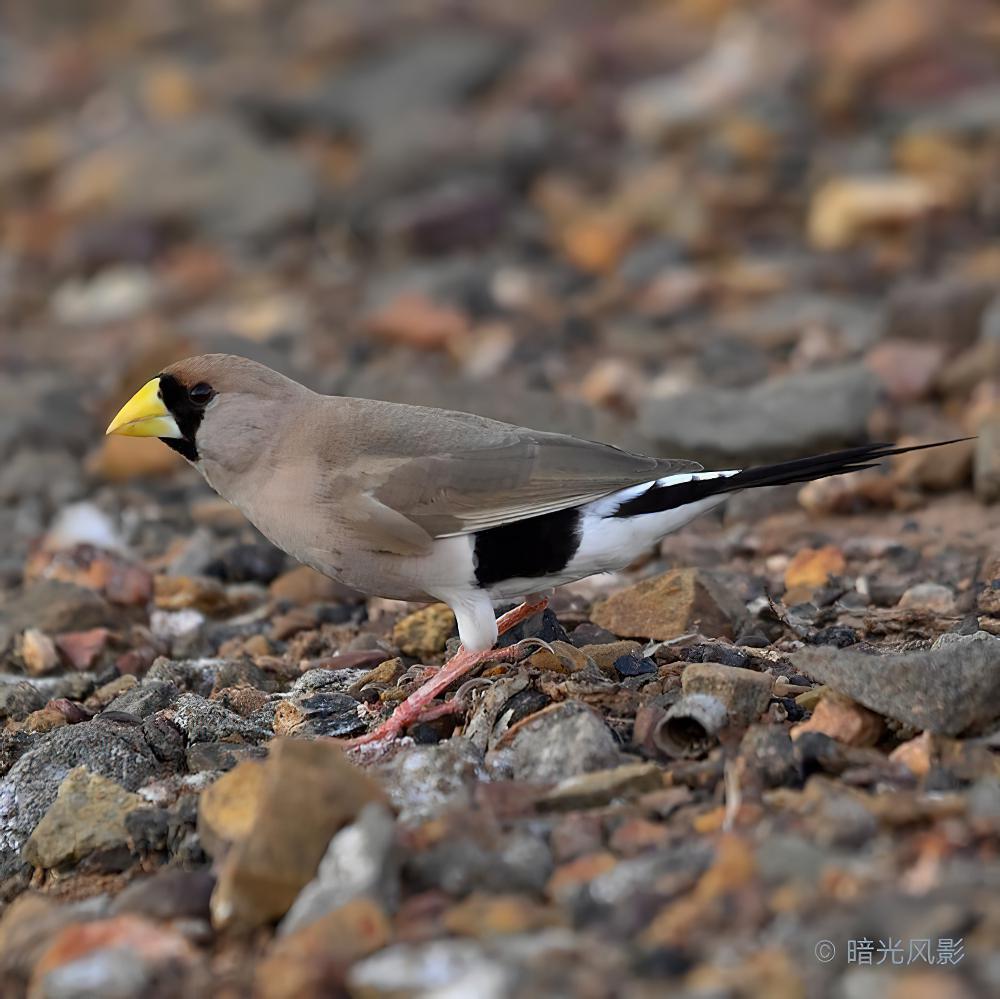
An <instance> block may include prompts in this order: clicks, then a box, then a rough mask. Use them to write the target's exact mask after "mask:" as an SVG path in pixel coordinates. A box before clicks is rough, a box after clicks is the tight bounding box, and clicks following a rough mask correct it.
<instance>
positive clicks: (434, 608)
mask: <svg viewBox="0 0 1000 999" xmlns="http://www.w3.org/2000/svg"><path fill="white" fill-rule="evenodd" d="M455 629H456V624H455V615H454V614H453V613H452V611H451V608H450V607H448V606H447V605H446V604H431V606H430V607H424V608H422V609H421V610H418V611H415V612H414V613H413V614H408V615H407V616H406V617H404V618H403V619H402V620H401V621H397V622H396V624H395V625H394V626H393V629H392V642H393V644H394V645H396V646H398V647H399V649H400V650H401V651H402V652H403V654H404V655H407V656H416V657H417V658H420V657H422V656H434V655H439V654H440V653H442V652H444V648H445V644H446V643H447V641H448V638H449V637H450V636H451V635H453V634H455Z"/></svg>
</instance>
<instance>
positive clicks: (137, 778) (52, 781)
mask: <svg viewBox="0 0 1000 999" xmlns="http://www.w3.org/2000/svg"><path fill="white" fill-rule="evenodd" d="M80 766H83V767H86V769H87V770H88V771H89V772H90V773H91V774H94V775H97V776H100V777H104V778H106V779H107V780H113V781H115V782H116V783H117V784H120V785H121V786H122V787H124V788H125V790H126V791H136V790H138V789H139V788H140V787H142V786H143V785H144V784H146V783H148V782H149V781H150V780H152V779H153V778H154V777H156V776H159V775H160V774H161V773H162V772H163V764H162V763H161V761H160V759H159V758H158V757H157V755H156V753H155V752H154V751H153V749H152V747H151V746H150V744H149V742H148V741H147V739H146V737H145V734H144V732H143V731H142V730H141V729H138V728H136V727H135V726H133V725H127V724H123V723H120V722H109V721H98V720H95V721H90V722H84V723H83V724H81V725H68V726H65V727H62V728H57V729H55V730H54V731H51V732H48V733H46V734H45V735H43V736H42V737H41V738H39V739H38V740H37V741H36V742H35V743H34V744H33V745H32V746H31V748H29V749H28V750H27V752H25V753H24V755H23V756H21V757H20V759H18V761H17V762H16V763H15V764H14V766H13V767H11V769H10V771H9V772H8V773H7V774H6V776H5V777H4V778H3V779H2V780H0V837H2V840H3V842H4V844H5V846H6V849H5V850H4V851H2V852H0V877H9V876H10V875H11V874H14V873H16V871H17V870H18V869H19V868H20V866H21V860H20V858H19V856H18V854H19V852H20V850H21V848H22V846H23V845H24V843H25V841H26V840H27V839H28V837H29V836H30V835H31V833H32V832H33V831H34V829H35V826H37V825H38V823H39V821H40V820H41V818H42V816H43V815H44V814H45V813H46V812H47V811H48V809H49V807H50V806H51V805H52V803H53V801H55V799H56V795H57V793H58V790H59V786H60V785H61V784H62V782H63V779H64V778H65V777H66V775H67V774H68V773H69V771H70V770H72V769H73V768H74V767H80Z"/></svg>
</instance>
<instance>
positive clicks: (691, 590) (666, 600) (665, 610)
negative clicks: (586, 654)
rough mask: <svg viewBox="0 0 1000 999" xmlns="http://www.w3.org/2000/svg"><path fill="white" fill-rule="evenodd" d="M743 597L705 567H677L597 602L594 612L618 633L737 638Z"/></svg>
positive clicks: (595, 617)
mask: <svg viewBox="0 0 1000 999" xmlns="http://www.w3.org/2000/svg"><path fill="white" fill-rule="evenodd" d="M744 614H745V611H744V609H743V607H742V606H741V605H740V603H739V601H738V600H737V599H736V598H735V597H734V596H732V595H731V594H729V593H728V592H727V591H726V590H725V589H724V587H722V586H721V585H720V584H719V583H718V582H716V580H714V579H713V578H712V577H711V576H710V575H709V574H707V573H706V572H704V571H703V570H700V569H674V570H672V571H670V572H667V573H664V574H663V575H662V576H656V577H655V578H653V579H647V580H643V581H642V582H640V583H635V584H633V585H632V586H629V587H627V588H626V589H624V590H620V591H619V592H618V593H615V594H613V595H612V596H610V597H609V598H608V599H607V600H602V601H599V602H598V603H596V604H595V605H594V607H593V609H592V611H591V617H592V619H593V620H594V622H595V623H597V624H598V625H600V626H601V627H602V628H607V629H608V630H609V631H611V632H614V634H616V635H624V636H628V637H636V638H654V639H660V640H666V639H672V638H679V637H681V636H682V635H687V634H690V633H692V632H701V633H702V634H705V635H709V636H711V637H713V638H716V637H721V638H732V637H733V626H734V622H738V621H739V620H740V619H741V618H742V617H743V616H744Z"/></svg>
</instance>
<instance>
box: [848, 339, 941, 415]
mask: <svg viewBox="0 0 1000 999" xmlns="http://www.w3.org/2000/svg"><path fill="white" fill-rule="evenodd" d="M945 348H946V345H945V344H939V343H914V342H912V341H907V340H884V341H883V342H882V343H880V344H877V345H876V346H875V347H874V348H873V349H872V350H871V351H869V353H868V356H867V357H866V358H865V363H866V364H867V365H868V367H870V368H871V369H872V371H874V372H875V374H877V375H878V377H879V380H880V381H881V382H882V386H883V388H884V389H885V391H886V394H887V395H888V396H889V398H890V399H892V400H893V402H903V403H905V402H917V401H919V400H920V399H924V398H926V397H927V396H928V395H930V393H931V390H932V389H933V388H934V385H935V384H936V382H937V380H938V378H939V376H940V375H941V369H942V367H943V365H944V362H945V353H946V350H945Z"/></svg>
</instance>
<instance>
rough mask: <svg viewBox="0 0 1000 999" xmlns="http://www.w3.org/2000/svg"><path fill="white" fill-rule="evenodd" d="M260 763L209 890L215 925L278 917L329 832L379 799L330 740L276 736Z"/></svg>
mask: <svg viewBox="0 0 1000 999" xmlns="http://www.w3.org/2000/svg"><path fill="white" fill-rule="evenodd" d="M259 766H260V767H261V770H262V774H261V775H260V781H261V784H260V788H259V790H258V793H257V809H256V812H255V814H254V815H253V817H252V819H251V820H250V822H251V824H250V828H249V830H248V832H247V834H246V835H245V836H243V837H242V838H240V839H238V840H236V842H235V843H234V845H233V846H232V848H231V849H230V850H229V852H228V853H227V854H226V856H225V859H224V861H223V863H222V867H221V870H220V873H219V883H218V885H217V886H216V889H215V892H214V893H213V895H212V921H213V923H214V924H215V925H216V926H220V927H222V926H227V927H228V926H242V927H254V926H259V925H261V924H263V923H266V922H269V921H271V920H273V919H276V918H277V917H280V916H283V915H284V914H285V912H287V911H288V909H289V907H290V906H291V905H292V903H293V902H294V901H295V898H296V896H297V895H298V893H299V892H300V891H301V890H302V888H303V887H304V886H305V885H306V884H307V883H308V882H309V881H310V880H311V879H312V878H313V877H314V876H315V874H316V870H317V867H318V866H319V862H320V860H321V859H322V857H323V854H324V852H325V851H326V848H327V845H328V844H329V841H330V837H331V836H333V834H334V833H336V832H337V831H338V830H339V829H341V828H342V827H343V826H344V825H346V824H347V823H348V822H351V821H352V820H353V819H355V818H356V817H357V815H358V814H359V813H360V811H361V809H362V808H363V807H364V806H365V805H366V804H368V803H369V802H373V801H375V802H377V801H384V800H385V796H384V794H383V792H382V791H381V789H380V788H379V787H378V786H377V785H376V784H375V783H374V782H373V781H372V780H371V779H370V778H368V777H366V776H365V775H364V774H363V773H362V772H361V771H360V770H357V769H356V768H354V767H353V766H351V765H350V764H349V763H348V762H347V760H346V759H345V758H344V755H343V753H342V752H341V751H340V750H339V749H338V748H337V747H336V746H334V745H333V744H332V743H329V742H322V741H316V742H303V741H299V740H295V739H276V740H274V742H273V743H272V744H271V750H270V753H269V755H268V758H267V760H266V761H265V762H264V763H263V764H259ZM238 769H239V768H237V770H238ZM232 773H236V771H235V770H234V771H232ZM222 779H225V778H222Z"/></svg>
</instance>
